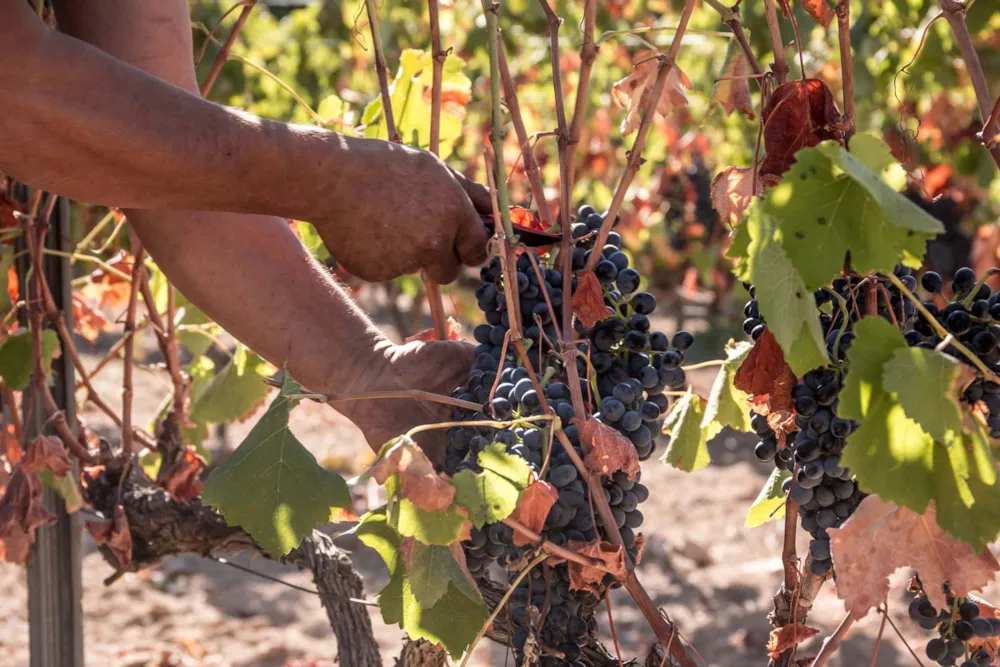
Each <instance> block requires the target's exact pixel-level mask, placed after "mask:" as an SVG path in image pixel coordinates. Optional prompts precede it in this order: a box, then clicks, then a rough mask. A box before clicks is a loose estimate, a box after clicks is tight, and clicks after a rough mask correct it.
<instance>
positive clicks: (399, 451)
mask: <svg viewBox="0 0 1000 667" xmlns="http://www.w3.org/2000/svg"><path fill="white" fill-rule="evenodd" d="M371 474H372V477H374V478H375V481H376V482H378V483H379V484H385V482H386V480H388V479H389V478H390V477H392V476H393V475H396V474H398V475H399V481H400V489H399V492H400V495H401V496H402V497H403V498H408V499H409V500H410V501H411V502H412V503H413V504H414V505H416V506H417V507H418V508H419V509H422V510H424V511H426V512H443V511H444V510H446V509H448V507H450V506H451V502H452V501H453V500H454V499H455V487H454V486H452V485H451V484H450V483H449V482H448V481H447V480H445V479H443V478H442V477H441V476H440V475H438V474H437V472H436V471H435V470H434V465H433V464H432V463H431V462H430V459H428V458H427V455H426V454H424V451H423V450H422V449H420V447H419V445H417V443H415V442H414V441H413V440H411V439H410V438H405V437H404V438H399V439H398V440H397V441H396V444H394V445H393V446H392V447H391V448H390V449H389V451H387V452H386V453H385V454H384V455H383V456H382V457H381V458H380V459H379V460H377V461H376V462H375V463H374V464H373V465H372V467H371Z"/></svg>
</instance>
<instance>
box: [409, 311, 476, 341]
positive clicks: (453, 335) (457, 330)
mask: <svg viewBox="0 0 1000 667" xmlns="http://www.w3.org/2000/svg"><path fill="white" fill-rule="evenodd" d="M447 324H448V326H447V330H448V340H460V339H461V338H462V323H461V322H459V321H458V320H456V319H455V318H454V317H452V316H451V315H449V316H448V323H447ZM437 339H438V337H437V332H436V331H434V329H433V328H431V329H424V330H423V331H418V332H417V333H415V334H413V335H412V336H410V337H409V338H407V339H406V340H405V341H403V342H404V343H412V342H413V341H415V340H422V341H433V340H437Z"/></svg>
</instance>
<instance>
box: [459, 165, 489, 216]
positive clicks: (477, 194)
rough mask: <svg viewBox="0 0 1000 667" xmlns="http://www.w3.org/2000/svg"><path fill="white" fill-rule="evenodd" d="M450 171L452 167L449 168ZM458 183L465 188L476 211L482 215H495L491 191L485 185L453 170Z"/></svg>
mask: <svg viewBox="0 0 1000 667" xmlns="http://www.w3.org/2000/svg"><path fill="white" fill-rule="evenodd" d="M449 169H450V167H449ZM451 173H452V174H454V176H455V178H457V179H458V182H459V183H461V184H462V187H463V188H465V192H466V193H467V194H468V195H469V199H471V200H472V205H473V206H475V207H476V211H477V212H478V213H481V214H482V215H492V213H493V202H492V200H491V198H490V191H489V188H487V187H486V186H485V185H482V184H480V183H476V182H475V181H474V180H472V179H471V178H469V177H468V176H466V175H465V174H463V173H461V172H459V171H455V170H454V169H452V170H451Z"/></svg>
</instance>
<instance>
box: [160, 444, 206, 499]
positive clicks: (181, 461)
mask: <svg viewBox="0 0 1000 667" xmlns="http://www.w3.org/2000/svg"><path fill="white" fill-rule="evenodd" d="M206 465H207V464H206V462H205V459H203V458H201V457H200V456H199V455H198V452H197V451H195V448H194V447H191V446H187V447H185V448H184V452H183V453H182V454H181V455H180V456H179V457H178V458H177V460H176V461H174V463H173V465H171V466H170V469H169V470H167V471H166V473H164V474H163V475H162V476H161V478H160V480H159V481H158V482H157V484H159V486H160V487H162V488H164V489H166V491H167V493H169V494H170V495H172V496H173V497H174V498H176V499H177V500H180V501H184V500H190V499H191V498H194V497H195V496H200V495H201V492H202V490H203V489H204V488H205V485H204V483H203V482H202V481H201V471H202V470H204V469H205V466H206Z"/></svg>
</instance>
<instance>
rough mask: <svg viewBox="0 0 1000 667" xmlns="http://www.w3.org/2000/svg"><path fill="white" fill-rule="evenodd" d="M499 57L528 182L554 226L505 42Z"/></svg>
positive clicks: (543, 216)
mask: <svg viewBox="0 0 1000 667" xmlns="http://www.w3.org/2000/svg"><path fill="white" fill-rule="evenodd" d="M497 57H498V58H499V59H500V63H499V65H500V79H501V81H502V83H503V98H504V101H505V102H506V103H507V111H508V112H509V113H510V120H511V124H512V125H513V126H514V132H515V133H516V134H517V141H518V143H519V144H520V145H521V159H522V160H524V173H525V174H526V175H527V176H528V184H529V185H530V186H531V194H532V196H533V197H534V199H535V205H536V206H537V207H538V217H539V218H541V221H542V223H543V224H544V225H545V227H546V228H548V227H550V226H552V213H551V212H550V211H549V203H548V201H546V199H545V186H544V185H543V184H542V176H541V172H539V170H538V161H537V160H536V159H535V152H534V151H533V150H532V147H531V139H530V138H529V137H528V131H527V130H526V129H525V127H524V118H523V117H522V116H521V105H520V103H519V102H518V100H517V89H516V88H515V87H514V79H513V78H512V77H511V75H510V69H509V68H508V67H507V56H506V55H505V54H504V48H503V43H498V44H497Z"/></svg>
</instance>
